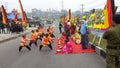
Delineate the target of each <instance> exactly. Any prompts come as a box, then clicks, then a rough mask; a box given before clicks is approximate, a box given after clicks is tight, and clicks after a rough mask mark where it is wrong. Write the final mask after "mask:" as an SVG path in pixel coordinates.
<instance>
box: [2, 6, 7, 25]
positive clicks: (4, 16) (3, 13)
mask: <svg viewBox="0 0 120 68" xmlns="http://www.w3.org/2000/svg"><path fill="white" fill-rule="evenodd" d="M1 10H2V19H3V24H7V14H6V11H5V9H4V6H3V5H2V6H1Z"/></svg>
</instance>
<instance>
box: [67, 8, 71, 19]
mask: <svg viewBox="0 0 120 68" xmlns="http://www.w3.org/2000/svg"><path fill="white" fill-rule="evenodd" d="M70 19H71V9H69V10H68V16H67V20H69V21H70Z"/></svg>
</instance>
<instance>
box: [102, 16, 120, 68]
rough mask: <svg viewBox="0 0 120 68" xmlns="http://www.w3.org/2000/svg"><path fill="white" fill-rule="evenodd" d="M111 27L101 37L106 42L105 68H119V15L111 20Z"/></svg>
mask: <svg viewBox="0 0 120 68" xmlns="http://www.w3.org/2000/svg"><path fill="white" fill-rule="evenodd" d="M112 21H113V22H112V24H113V27H111V28H109V30H108V31H106V32H105V33H104V35H103V38H104V39H106V40H107V46H106V54H107V55H106V63H107V65H106V66H107V68H120V66H119V65H120V62H119V59H120V15H114V16H113V18H112Z"/></svg>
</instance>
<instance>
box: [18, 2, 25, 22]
mask: <svg viewBox="0 0 120 68" xmlns="http://www.w3.org/2000/svg"><path fill="white" fill-rule="evenodd" d="M18 1H19V5H20V11H21V15H22V24H26V23H25V22H26V21H25V15H24V10H23V6H22V3H21V1H20V0H18Z"/></svg>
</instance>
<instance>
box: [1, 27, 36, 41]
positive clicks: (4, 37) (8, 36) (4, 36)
mask: <svg viewBox="0 0 120 68" xmlns="http://www.w3.org/2000/svg"><path fill="white" fill-rule="evenodd" d="M35 29H36V28H35V27H31V28H27V30H25V31H24V32H21V33H20V34H16V33H11V34H0V43H3V42H5V41H9V40H12V39H15V38H17V37H20V36H22V34H28V33H29V32H31V30H35Z"/></svg>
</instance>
